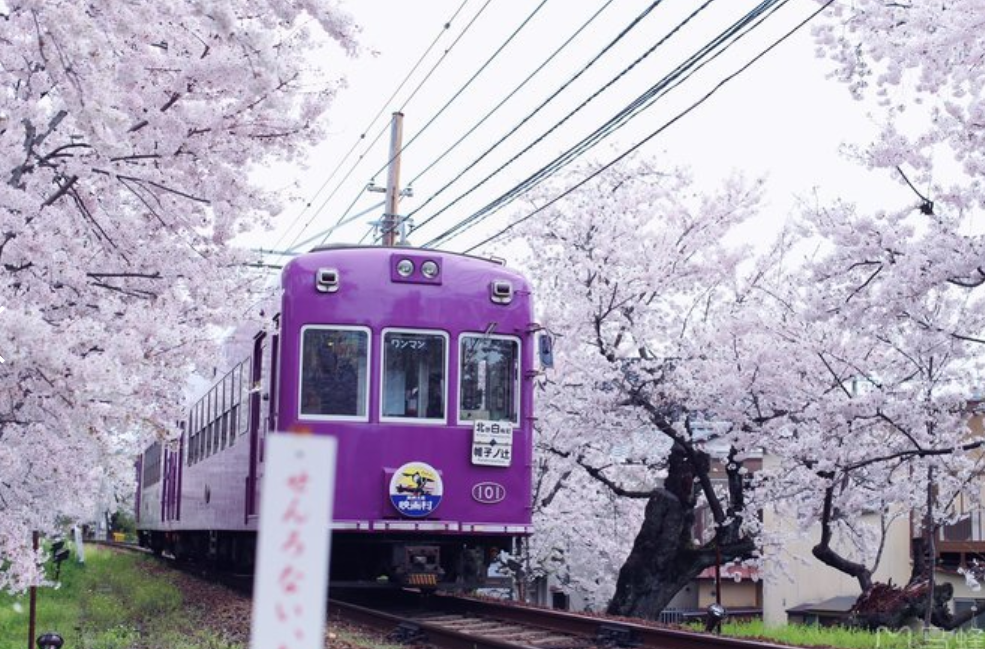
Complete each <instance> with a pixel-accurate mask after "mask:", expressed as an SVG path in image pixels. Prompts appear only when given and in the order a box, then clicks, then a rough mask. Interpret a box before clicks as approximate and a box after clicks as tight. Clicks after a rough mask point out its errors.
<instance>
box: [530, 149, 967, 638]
mask: <svg viewBox="0 0 985 649" xmlns="http://www.w3.org/2000/svg"><path fill="white" fill-rule="evenodd" d="M584 173H586V172H585V171H584V170H579V171H578V172H576V175H577V176H581V175H584ZM548 191H549V190H548ZM758 208H759V206H758V184H749V183H743V182H741V181H737V180H731V181H729V182H727V183H726V184H725V185H724V186H723V188H722V189H721V190H720V191H718V192H714V193H708V194H705V195H701V196H699V195H696V194H695V193H694V192H693V190H692V189H691V188H690V184H689V181H688V179H687V177H686V175H684V174H683V173H681V172H679V171H671V172H667V173H660V172H658V171H657V170H656V167H655V166H654V165H653V164H651V163H646V162H636V163H634V164H633V165H630V166H627V167H624V168H621V169H618V170H610V171H609V172H606V174H604V175H603V176H600V178H599V182H598V184H597V185H594V186H592V187H591V188H590V189H586V190H583V191H582V192H580V193H579V194H578V195H577V196H576V197H575V199H574V200H572V201H570V202H568V203H563V204H562V203H558V204H555V205H553V206H551V208H550V210H551V211H550V212H548V213H547V214H546V215H545V216H546V218H545V219H543V220H542V221H541V222H539V223H538V224H535V225H533V226H528V230H527V232H526V233H525V234H527V235H528V236H530V239H529V241H531V242H535V243H531V245H532V246H534V247H535V249H536V254H535V255H531V259H530V261H529V267H530V269H531V274H532V275H533V276H534V277H535V279H536V278H539V286H538V289H539V293H538V294H539V295H540V296H541V300H542V302H541V308H542V310H543V311H544V319H545V321H546V323H547V326H548V327H549V328H551V329H552V330H555V331H557V332H558V344H557V367H556V369H555V370H554V371H553V372H552V373H551V374H550V376H549V379H548V380H547V381H546V384H545V391H546V395H545V397H544V398H542V399H541V404H542V407H541V408H540V421H539V429H538V434H539V447H540V450H541V453H542V461H544V462H551V463H553V464H554V466H553V467H552V469H551V471H553V477H550V478H548V479H547V483H548V484H549V485H552V486H550V487H549V488H548V489H547V491H546V493H547V494H548V496H549V498H548V497H545V498H544V499H543V501H552V502H564V499H565V497H567V498H570V499H572V501H573V502H578V501H581V502H590V503H597V502H599V499H598V497H597V496H592V495H591V490H590V489H586V488H585V487H584V485H579V486H578V487H577V488H576V489H572V488H571V486H570V485H572V484H577V483H579V482H581V481H583V480H585V479H586V477H588V478H592V479H593V480H594V481H595V482H597V483H599V484H601V485H604V486H605V487H607V488H608V489H609V491H610V492H611V493H612V494H614V495H616V496H619V497H622V498H629V499H640V500H642V501H645V503H646V504H645V508H644V510H643V513H642V520H641V522H640V526H639V528H638V530H637V532H636V538H635V541H634V543H633V546H632V548H631V549H628V548H625V547H623V548H622V549H621V550H620V549H619V548H618V547H616V546H615V545H613V544H614V543H618V537H616V538H613V537H612V535H608V534H605V533H604V532H603V531H602V528H601V527H599V528H597V531H596V532H592V531H591V529H592V524H593V514H597V513H598V512H599V511H603V512H607V511H610V510H611V507H610V508H605V507H604V506H603V507H602V508H600V507H599V506H597V505H596V506H594V507H593V506H590V507H587V508H583V509H581V510H578V509H576V508H574V507H568V508H567V509H564V510H563V511H564V512H565V513H567V514H568V517H564V518H562V517H560V516H557V515H556V514H557V513H558V512H559V511H562V510H561V509H559V508H555V509H552V508H551V507H550V505H549V504H548V505H547V506H545V507H543V514H544V515H543V516H541V517H539V519H538V521H539V522H540V529H541V532H540V533H539V534H538V536H537V537H535V539H534V547H533V552H534V554H535V555H536V556H538V557H541V558H542V563H541V565H542V569H543V570H545V571H549V570H552V569H554V568H553V566H552V564H551V562H552V561H553V562H554V564H557V563H559V562H558V559H557V558H558V556H559V554H560V555H563V558H564V559H565V560H568V561H579V562H584V563H579V564H578V565H577V567H572V566H568V567H567V572H568V573H570V574H577V573H578V572H580V571H586V570H587V574H591V575H594V574H597V573H598V572H599V571H600V566H604V565H606V564H609V565H614V562H613V558H617V557H619V556H621V555H622V556H626V560H625V562H624V563H623V565H622V566H621V568H620V570H619V576H618V579H615V584H614V589H613V591H612V592H613V596H612V599H611V601H610V604H609V607H608V608H609V611H610V612H613V613H619V614H631V615H641V616H645V617H654V616H655V615H656V614H657V613H659V612H660V610H661V609H662V608H663V607H664V606H665V605H666V603H667V602H668V601H669V600H670V599H671V597H673V595H674V594H675V593H676V592H677V591H678V590H679V589H680V588H682V587H683V586H684V585H686V584H687V583H689V582H690V581H691V580H693V579H694V578H695V577H696V576H697V575H698V574H699V573H700V572H701V571H702V570H704V569H705V568H708V567H710V566H713V565H715V564H716V563H717V562H719V561H721V562H723V563H727V562H731V561H736V560H738V561H749V560H757V561H758V560H760V559H761V558H762V557H763V556H764V555H765V556H766V557H769V556H770V555H772V556H776V555H777V553H778V551H779V550H780V549H782V547H783V546H784V545H785V544H786V543H787V542H788V541H789V540H790V539H791V535H795V536H798V537H801V538H804V537H806V538H813V539H815V546H814V551H813V554H814V557H815V558H816V559H817V560H820V561H822V562H823V563H825V564H827V565H829V566H831V567H833V568H835V569H838V570H842V571H844V572H847V573H848V574H851V575H852V576H854V577H856V578H857V580H858V582H859V592H860V593H864V592H868V591H869V590H870V589H871V588H872V586H873V585H874V582H873V579H872V575H873V573H874V568H875V566H876V564H877V563H878V561H879V559H880V552H879V548H880V547H881V544H880V542H879V538H880V536H881V535H883V534H884V533H885V530H886V526H887V525H888V522H889V520H888V519H886V518H883V519H882V520H879V519H878V517H876V519H877V524H876V525H875V526H873V525H872V524H871V521H872V518H873V517H872V516H871V514H872V512H881V511H883V512H888V513H889V514H890V517H891V516H892V515H894V514H895V515H896V516H897V517H899V516H902V515H906V514H908V513H909V512H910V511H920V510H921V508H922V507H924V505H925V502H926V494H927V487H928V480H932V481H933V484H934V488H935V492H934V503H935V508H936V510H937V511H938V512H939V520H940V521H943V520H945V519H946V518H947V517H949V516H950V517H953V516H954V510H953V508H951V507H950V505H951V504H953V502H954V501H955V500H956V499H957V498H958V496H959V495H963V496H964V497H965V498H976V497H977V494H978V483H977V479H978V478H980V477H981V475H982V469H983V465H982V458H981V454H980V452H978V449H979V447H980V445H981V443H982V440H979V439H976V438H973V437H972V436H971V434H970V433H969V431H968V428H967V419H968V412H967V409H966V403H967V397H968V390H967V388H968V386H967V382H966V378H967V376H968V372H969V370H971V369H973V368H974V367H975V366H976V363H978V358H977V352H978V346H977V345H976V343H974V342H972V341H969V340H966V339H962V338H960V337H955V336H953V335H950V334H949V333H948V332H949V331H951V330H953V329H954V327H956V326H957V325H958V324H959V323H964V324H966V325H968V326H973V327H977V326H978V325H977V324H976V323H973V322H972V321H971V320H969V318H971V317H977V316H976V315H975V312H974V311H973V310H970V309H969V308H968V304H967V302H966V301H965V300H963V299H962V295H961V294H960V292H959V289H958V288H957V287H953V286H945V287H944V289H943V290H938V291H928V292H926V293H925V294H923V295H922V296H920V299H919V300H912V310H913V311H912V312H913V314H914V316H915V317H914V318H899V317H894V318H889V319H886V318H881V319H875V318H874V317H872V315H871V314H869V316H868V317H861V318H860V317H858V316H859V313H858V312H856V311H845V312H840V311H838V310H837V309H835V308H833V305H835V304H840V303H841V302H842V301H843V300H845V299H846V296H851V295H852V290H851V288H849V287H847V286H846V284H845V283H844V281H843V279H844V278H843V276H842V274H840V273H833V272H831V270H832V269H833V268H835V267H836V266H835V265H833V264H835V263H836V262H837V261H838V259H839V257H838V254H839V250H840V248H839V247H838V246H837V242H836V241H830V242H828V243H830V245H827V243H825V242H824V241H822V240H819V239H818V231H817V230H814V229H811V228H809V227H804V226H803V225H798V227H796V228H791V229H790V230H789V231H785V232H784V233H782V235H781V237H780V238H779V240H778V241H777V243H776V244H775V245H774V246H773V247H772V248H769V249H767V250H766V252H764V253H763V254H762V255H761V256H760V257H757V258H750V257H749V254H748V251H747V250H745V249H739V248H729V247H728V246H726V245H724V244H723V243H722V241H723V240H725V239H727V234H728V233H729V232H731V231H732V230H734V229H735V228H737V227H741V225H742V224H743V222H744V221H745V220H746V219H747V218H748V217H749V216H750V215H752V214H754V213H755V212H756V211H757V210H758ZM807 237H810V238H807ZM806 243H809V244H810V246H807V245H805V244H806ZM803 250H810V251H816V250H820V252H814V253H813V255H812V257H810V258H806V259H805V258H804V255H803V252H802V251H803ZM743 259H745V261H744V262H743V261H741V260H743ZM904 289H905V287H900V286H896V287H895V288H894V289H893V290H896V291H902V290H904ZM853 299H854V298H851V299H849V302H851V301H852V300H853ZM545 301H546V303H545ZM763 455H766V456H768V457H769V458H770V459H771V460H772V461H771V462H770V463H768V465H767V466H765V467H760V466H758V458H761V457H762V456H763ZM752 469H755V470H756V471H755V473H752ZM572 475H581V476H582V477H581V478H580V479H574V480H573V479H572V477H571V476H572ZM555 492H558V493H555ZM538 498H540V495H538ZM543 501H539V502H543ZM766 508H771V509H773V510H775V511H777V512H778V513H779V514H780V515H781V516H782V517H784V520H786V521H788V524H785V525H782V526H778V527H773V528H771V527H768V526H764V525H763V524H762V522H761V520H760V517H759V512H761V511H763V510H765V509H766ZM579 511H580V512H581V513H580V514H578V513H577V512H579ZM636 512H637V514H636V515H637V516H638V515H639V513H638V510H636ZM598 518H599V519H602V520H604V518H605V517H604V516H601V517H598ZM636 520H640V519H639V518H637V519H636ZM702 522H703V523H704V524H703V525H700V524H699V523H702ZM702 527H703V528H704V534H703V535H702V534H701V529H700V528H702ZM545 528H546V533H545V531H544V530H545ZM559 528H560V529H559ZM572 530H576V532H575V536H576V538H585V537H588V538H591V539H593V540H594V541H595V542H596V555H597V557H596V560H595V561H592V560H591V554H590V553H586V552H583V551H581V550H580V549H577V548H575V549H572V550H569V551H567V553H565V552H564V551H562V552H560V553H559V552H558V551H557V550H556V549H555V548H554V547H553V545H555V544H558V543H559V541H558V539H563V538H565V537H566V535H569V534H570V531H572ZM610 538H611V539H612V542H606V541H605V539H610ZM836 539H837V541H838V542H837V543H835V540H836ZM540 542H543V543H545V544H547V545H549V546H552V547H549V548H541V549H540V553H539V554H537V551H538V548H537V544H538V543H540ZM570 547H573V546H569V548H570ZM627 552H628V554H627ZM544 559H547V560H544ZM767 563H768V562H767ZM767 567H768V566H767ZM562 572H563V571H562ZM610 574H611V571H610ZM595 580H596V581H600V580H598V579H595ZM574 581H575V580H572V582H574ZM600 583H605V580H601V581H600ZM608 583H612V579H611V578H610V579H609V581H608ZM575 586H577V584H575ZM938 621H941V618H940V617H938Z"/></svg>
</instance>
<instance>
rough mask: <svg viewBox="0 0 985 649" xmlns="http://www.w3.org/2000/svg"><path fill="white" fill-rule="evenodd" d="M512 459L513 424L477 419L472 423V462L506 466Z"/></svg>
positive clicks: (481, 464) (480, 464)
mask: <svg viewBox="0 0 985 649" xmlns="http://www.w3.org/2000/svg"><path fill="white" fill-rule="evenodd" d="M512 460H513V424H512V423H510V422H508V421H485V420H477V421H475V422H473V425H472V464H475V465H477V466H500V467H508V466H510V463H511V462H512Z"/></svg>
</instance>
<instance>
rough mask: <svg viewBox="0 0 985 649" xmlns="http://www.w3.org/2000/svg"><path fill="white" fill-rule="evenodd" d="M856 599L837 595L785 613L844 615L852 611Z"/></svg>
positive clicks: (796, 607) (802, 605)
mask: <svg viewBox="0 0 985 649" xmlns="http://www.w3.org/2000/svg"><path fill="white" fill-rule="evenodd" d="M857 599H858V597H857V596H855V595H839V596H838V597H832V598H830V599H826V600H824V601H821V602H817V603H816V604H800V605H798V606H794V607H793V608H788V609H787V613H794V614H797V613H815V614H825V613H827V614H835V615H845V614H847V613H848V612H849V611H851V610H852V606H854V605H855V600H857Z"/></svg>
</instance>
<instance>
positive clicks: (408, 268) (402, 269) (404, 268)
mask: <svg viewBox="0 0 985 649" xmlns="http://www.w3.org/2000/svg"><path fill="white" fill-rule="evenodd" d="M397 274H398V275H400V276H401V277H410V276H411V275H413V274H414V262H412V261H411V260H410V259H401V260H400V261H398V262H397Z"/></svg>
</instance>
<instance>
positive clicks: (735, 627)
mask: <svg viewBox="0 0 985 649" xmlns="http://www.w3.org/2000/svg"><path fill="white" fill-rule="evenodd" d="M722 634H723V635H727V636H733V637H740V638H761V639H764V640H769V641H772V642H778V643H781V644H790V645H796V646H800V647H838V648H839V649H913V648H916V647H921V646H924V643H923V642H922V636H921V634H920V633H919V632H917V633H914V634H912V635H910V634H909V633H908V632H902V631H901V632H897V633H893V632H888V633H887V632H881V633H872V632H870V631H863V630H860V629H849V628H844V627H825V626H817V625H810V624H806V625H805V624H790V625H787V626H781V627H767V626H765V625H764V624H763V623H762V622H761V621H751V622H729V623H726V624H725V625H724V627H723V628H722ZM965 640H967V641H969V642H963V641H965ZM981 640H982V636H980V635H973V636H968V637H967V638H964V637H962V635H961V634H960V633H958V634H954V635H951V636H950V637H949V638H948V639H946V640H945V638H944V637H943V636H931V638H930V639H929V642H928V643H927V644H926V646H928V647H978V646H983V645H981V644H975V642H981Z"/></svg>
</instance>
